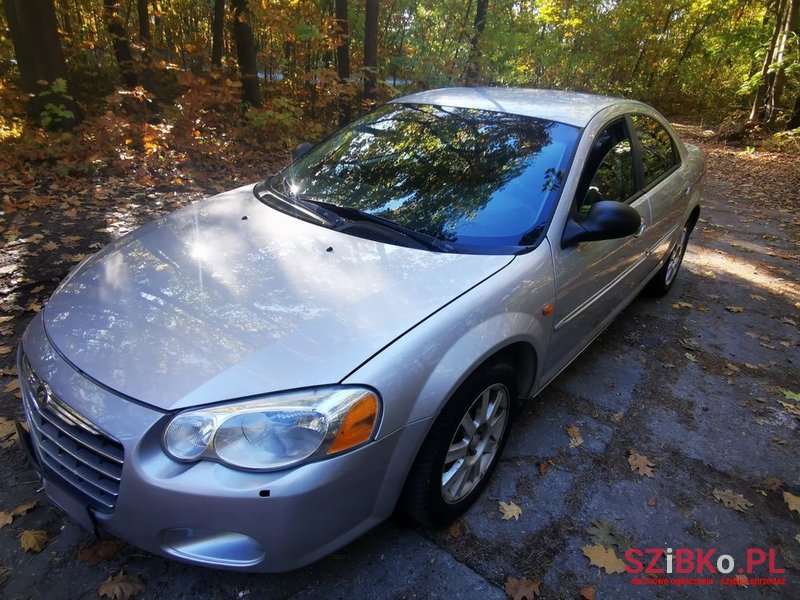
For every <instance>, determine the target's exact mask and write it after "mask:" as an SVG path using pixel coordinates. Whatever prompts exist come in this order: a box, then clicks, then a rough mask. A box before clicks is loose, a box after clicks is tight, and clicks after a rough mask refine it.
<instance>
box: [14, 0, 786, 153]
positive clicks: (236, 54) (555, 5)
mask: <svg viewBox="0 0 800 600" xmlns="http://www.w3.org/2000/svg"><path fill="white" fill-rule="evenodd" d="M2 5H3V12H2V13H1V14H0V100H2V112H0V140H3V141H6V142H8V143H12V144H15V143H16V144H19V143H21V142H20V141H19V140H20V139H24V138H25V136H26V135H38V134H36V133H26V130H34V129H36V128H39V129H50V130H58V129H71V128H73V127H75V125H76V124H77V123H78V122H79V121H80V120H82V119H84V120H86V123H87V124H85V125H83V127H89V128H91V129H92V130H93V132H94V135H95V136H96V137H97V138H115V139H114V142H115V144H116V143H117V142H120V141H121V142H122V143H123V146H124V145H126V143H125V140H132V141H130V142H128V143H127V145H128V146H130V147H131V149H132V150H134V151H139V150H144V151H145V152H148V151H154V148H153V147H152V146H154V145H155V146H158V145H160V144H162V142H163V138H164V136H163V135H161V134H163V133H164V129H165V128H166V130H168V132H169V135H170V136H171V137H172V138H175V137H176V136H178V137H180V136H183V141H185V142H186V143H187V144H188V145H189V146H190V147H191V148H190V150H189V152H198V151H199V152H200V153H201V154H202V153H203V148H202V146H203V144H204V143H205V142H207V141H208V140H210V139H212V138H213V139H214V140H215V142H214V144H215V147H214V149H213V150H212V151H211V152H212V153H213V152H216V151H218V150H219V145H220V144H223V145H224V144H226V143H232V142H244V143H250V144H252V145H254V146H255V147H259V148H262V149H275V148H281V149H285V148H286V147H288V146H289V145H291V144H293V143H295V142H296V141H298V140H301V139H316V138H319V137H320V136H321V135H323V134H324V133H326V132H327V131H329V130H331V129H332V128H333V127H334V126H335V125H336V124H338V123H341V122H343V121H347V120H349V119H351V118H352V117H353V116H356V115H358V114H360V113H361V112H363V110H364V109H365V108H367V107H368V106H369V105H371V104H373V103H374V102H376V101H377V102H379V101H381V100H385V99H387V98H389V97H392V96H396V95H399V94H401V93H404V92H406V91H412V90H416V89H425V88H431V87H440V86H449V85H509V86H529V87H542V88H557V89H568V90H577V91H590V92H596V93H607V94H614V95H620V96H626V97H632V98H636V99H640V100H643V101H645V102H649V103H651V104H653V105H655V106H656V107H657V108H659V109H660V110H662V111H663V112H665V113H666V114H669V115H675V114H679V115H691V116H693V117H697V118H702V119H705V120H706V121H707V122H712V123H719V122H721V121H723V120H724V119H726V118H728V117H731V116H734V117H735V116H739V117H741V118H744V119H749V121H750V122H752V123H759V124H764V125H766V126H768V127H769V128H771V129H773V130H778V129H786V128H794V127H798V126H799V125H800V42H798V26H799V21H800V19H799V18H798V10H799V9H800V0H665V1H664V2H652V0H600V1H597V0H506V1H501V0H491V1H490V0H439V1H437V2H421V1H420V0H363V1H362V0H359V1H354V0H310V1H305V2H299V1H297V0H228V1H226V0H200V1H197V0H2ZM31 32H36V34H35V35H32V34H31ZM121 115H127V116H131V115H133V116H135V117H136V119H137V123H139V124H138V125H136V127H135V128H134V129H135V130H136V132H135V133H136V135H131V134H132V132H131V131H129V130H126V127H127V128H129V127H130V119H128V120H127V121H126V123H120V122H118V121H117V120H116V119H117V118H118V117H120V116H121ZM104 120H105V121H104ZM104 124H105V125H104ZM103 126H105V130H104V131H103V132H98V127H103ZM78 131H80V129H79V130H78ZM223 132H225V135H227V136H228V138H227V141H222V140H221V138H220V137H214V136H215V133H217V134H219V136H222V135H223ZM137 138H141V139H137ZM148 140H149V141H148ZM84 141H85V140H84ZM148 143H149V144H150V146H148ZM164 143H166V142H164ZM172 146H173V147H175V144H174V143H173V144H172ZM9 147H10V146H9ZM116 147H119V146H118V144H117V146H116ZM209 150H210V149H209Z"/></svg>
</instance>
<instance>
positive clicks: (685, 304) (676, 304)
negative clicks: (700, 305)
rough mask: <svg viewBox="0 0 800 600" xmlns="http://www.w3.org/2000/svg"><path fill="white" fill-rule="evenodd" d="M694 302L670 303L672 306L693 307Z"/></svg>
mask: <svg viewBox="0 0 800 600" xmlns="http://www.w3.org/2000/svg"><path fill="white" fill-rule="evenodd" d="M693 307H694V304H692V303H691V302H676V303H675V304H673V305H672V308H693Z"/></svg>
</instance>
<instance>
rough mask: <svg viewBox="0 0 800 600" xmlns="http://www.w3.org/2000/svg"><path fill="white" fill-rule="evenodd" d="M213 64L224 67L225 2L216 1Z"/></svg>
mask: <svg viewBox="0 0 800 600" xmlns="http://www.w3.org/2000/svg"><path fill="white" fill-rule="evenodd" d="M211 36H212V41H211V64H212V65H213V66H215V67H221V66H222V49H223V46H224V45H225V0H214V20H213V21H212V23H211Z"/></svg>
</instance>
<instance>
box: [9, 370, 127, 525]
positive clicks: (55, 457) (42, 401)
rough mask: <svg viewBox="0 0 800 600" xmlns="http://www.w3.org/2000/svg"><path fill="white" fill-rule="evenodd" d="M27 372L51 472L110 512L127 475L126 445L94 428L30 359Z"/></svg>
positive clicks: (37, 438) (39, 444) (35, 432)
mask: <svg viewBox="0 0 800 600" xmlns="http://www.w3.org/2000/svg"><path fill="white" fill-rule="evenodd" d="M23 372H24V376H23V377H22V378H21V379H22V383H23V401H24V403H25V413H26V415H27V417H28V425H29V426H30V432H31V437H32V439H33V445H34V447H35V448H36V451H37V455H38V457H39V460H40V461H41V463H42V466H43V468H44V470H45V474H46V475H49V476H51V477H52V476H55V478H56V479H58V480H60V483H62V485H65V486H66V487H67V489H69V490H72V491H73V492H74V493H75V494H76V495H77V496H79V497H80V499H81V500H83V501H84V502H85V503H86V504H88V505H89V506H91V507H92V508H94V509H95V510H98V511H100V512H105V513H110V512H111V511H113V510H114V506H115V504H116V502H117V495H118V494H119V482H120V478H121V477H122V463H123V458H124V450H123V448H122V444H120V443H119V442H117V441H116V440H113V439H111V438H109V437H107V436H105V435H103V434H101V433H95V432H93V431H91V430H90V429H91V427H92V426H91V425H90V424H89V423H88V422H87V421H85V419H83V417H81V416H79V415H77V414H76V413H73V412H72V409H70V408H69V407H67V406H66V405H65V404H64V402H63V401H61V400H60V399H58V398H57V397H56V396H55V395H54V394H53V392H52V391H51V390H50V389H49V388H48V387H47V385H46V384H45V383H44V382H42V381H41V380H40V379H39V378H38V377H37V376H36V374H35V373H34V372H33V371H32V370H31V368H30V365H29V364H28V361H27V360H26V359H25V358H23ZM59 412H61V413H62V414H63V415H64V416H63V417H62V416H60V415H59V414H58V413H59ZM67 419H69V421H68V420H67ZM81 423H84V424H83V425H81Z"/></svg>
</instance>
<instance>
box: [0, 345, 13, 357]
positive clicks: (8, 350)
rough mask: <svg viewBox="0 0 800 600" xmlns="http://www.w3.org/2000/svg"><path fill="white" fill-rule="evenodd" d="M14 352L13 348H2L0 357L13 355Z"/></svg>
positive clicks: (0, 347) (0, 348)
mask: <svg viewBox="0 0 800 600" xmlns="http://www.w3.org/2000/svg"><path fill="white" fill-rule="evenodd" d="M13 350H14V348H12V347H11V346H0V356H5V355H6V354H11V352H12V351H13Z"/></svg>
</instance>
